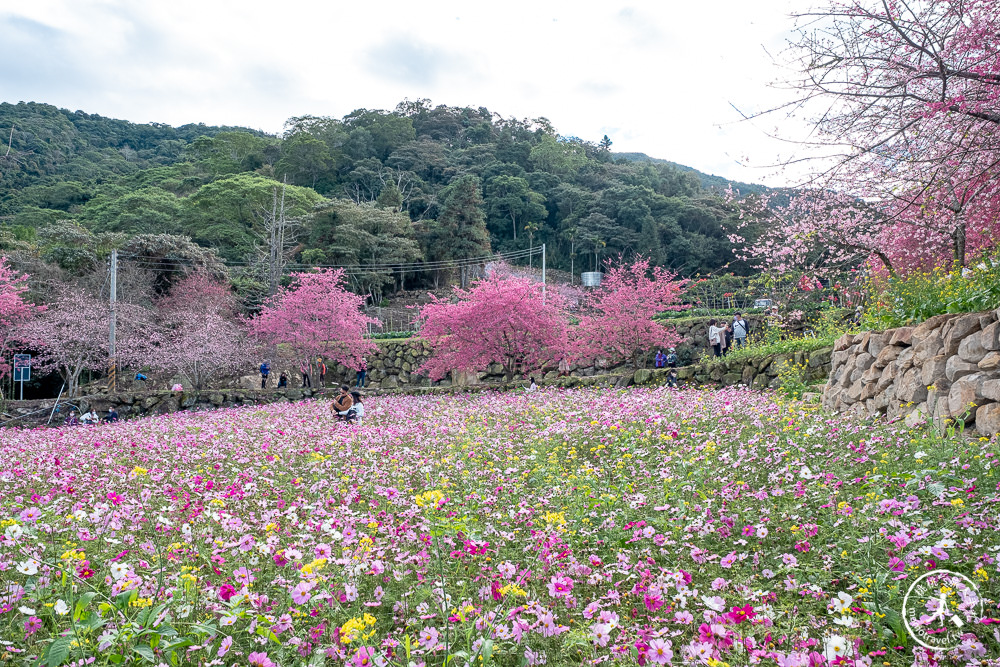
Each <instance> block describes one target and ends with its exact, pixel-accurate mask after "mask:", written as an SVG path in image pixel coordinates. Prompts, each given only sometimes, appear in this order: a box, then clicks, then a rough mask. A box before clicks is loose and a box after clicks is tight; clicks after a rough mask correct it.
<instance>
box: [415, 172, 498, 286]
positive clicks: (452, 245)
mask: <svg viewBox="0 0 1000 667" xmlns="http://www.w3.org/2000/svg"><path fill="white" fill-rule="evenodd" d="M442 197H443V198H444V199H445V204H444V208H443V209H442V211H441V214H440V215H439V216H438V218H437V220H433V221H431V222H430V223H429V225H428V228H427V231H426V233H425V234H424V247H425V254H426V257H427V260H428V261H429V262H441V261H448V260H461V259H466V258H469V257H484V256H486V255H488V254H489V253H490V234H489V232H488V231H487V229H486V215H485V214H484V213H483V198H482V195H481V194H480V184H479V179H478V178H477V177H475V176H471V175H467V176H462V177H460V178H457V179H455V180H454V181H452V183H451V185H449V186H448V187H447V188H446V189H445V190H444V191H443V193H442ZM447 273H449V270H447V269H442V268H439V269H436V270H435V271H434V276H435V283H436V284H437V283H438V282H439V281H440V279H441V277H442V276H443V275H445V274H447Z"/></svg>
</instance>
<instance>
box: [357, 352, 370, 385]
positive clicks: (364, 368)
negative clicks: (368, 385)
mask: <svg viewBox="0 0 1000 667" xmlns="http://www.w3.org/2000/svg"><path fill="white" fill-rule="evenodd" d="M367 377H368V364H367V363H365V360H364V359H362V360H361V368H359V369H358V372H357V378H356V379H357V382H356V383H355V385H354V386H355V387H360V388H362V389H364V387H365V378H367Z"/></svg>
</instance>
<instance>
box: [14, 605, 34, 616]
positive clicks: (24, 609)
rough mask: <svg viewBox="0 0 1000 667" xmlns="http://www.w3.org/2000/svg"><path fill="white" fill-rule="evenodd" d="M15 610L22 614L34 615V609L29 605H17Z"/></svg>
mask: <svg viewBox="0 0 1000 667" xmlns="http://www.w3.org/2000/svg"><path fill="white" fill-rule="evenodd" d="M17 610H18V611H19V612H21V613H22V614H24V615H25V616H34V615H35V610H34V609H32V608H31V607H18V608H17Z"/></svg>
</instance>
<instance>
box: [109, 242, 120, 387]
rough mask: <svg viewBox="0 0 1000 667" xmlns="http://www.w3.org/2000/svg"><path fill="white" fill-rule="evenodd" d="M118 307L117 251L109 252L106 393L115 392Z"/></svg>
mask: <svg viewBox="0 0 1000 667" xmlns="http://www.w3.org/2000/svg"><path fill="white" fill-rule="evenodd" d="M117 306H118V251H117V250H112V251H111V326H110V327H109V331H108V357H109V359H108V391H111V392H113V391H115V385H116V382H115V380H116V377H115V375H116V372H117V370H118V368H117V361H118V360H117V350H116V349H115V325H116V324H117V319H118V318H117V316H118V311H117Z"/></svg>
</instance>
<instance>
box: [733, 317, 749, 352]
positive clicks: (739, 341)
mask: <svg viewBox="0 0 1000 667" xmlns="http://www.w3.org/2000/svg"><path fill="white" fill-rule="evenodd" d="M749 333H750V325H749V324H748V323H747V321H746V320H745V319H743V313H736V314H735V315H733V340H734V341H736V349H739V348H741V347H743V346H744V345H746V344H747V336H748V335H749Z"/></svg>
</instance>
